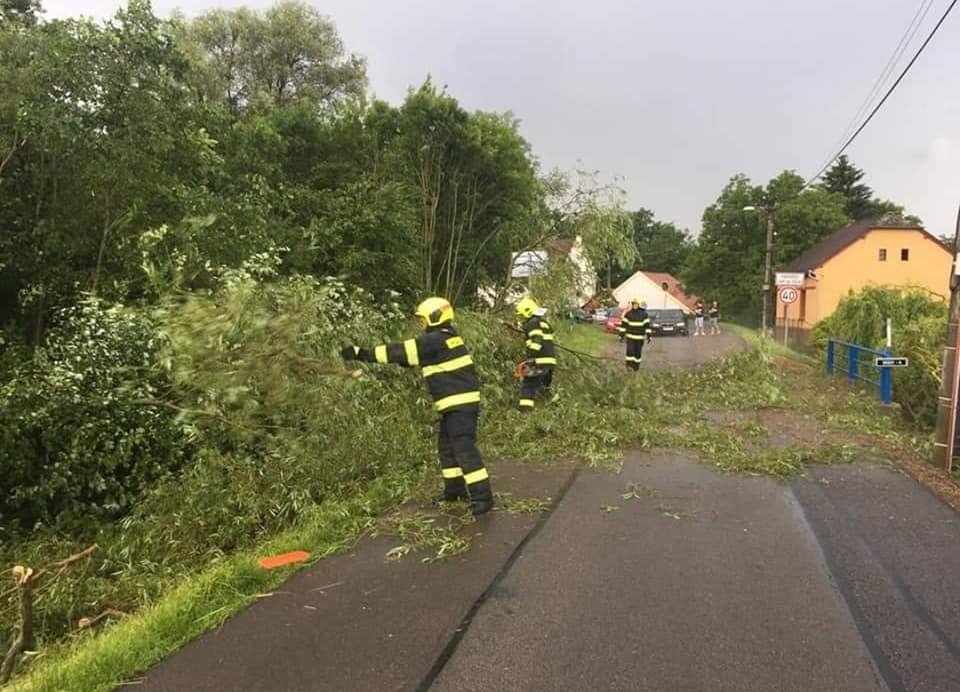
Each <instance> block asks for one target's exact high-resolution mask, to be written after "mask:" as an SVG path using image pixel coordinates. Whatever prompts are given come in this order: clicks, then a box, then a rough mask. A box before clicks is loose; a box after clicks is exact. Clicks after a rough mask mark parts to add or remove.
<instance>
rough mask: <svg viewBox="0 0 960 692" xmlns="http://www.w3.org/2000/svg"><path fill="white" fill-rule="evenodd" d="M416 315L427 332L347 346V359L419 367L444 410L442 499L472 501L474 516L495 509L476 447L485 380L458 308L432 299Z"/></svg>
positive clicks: (441, 427) (440, 451) (439, 438)
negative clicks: (457, 320)
mask: <svg viewBox="0 0 960 692" xmlns="http://www.w3.org/2000/svg"><path fill="white" fill-rule="evenodd" d="M414 314H415V315H416V316H417V318H418V319H419V320H420V323H421V326H422V327H423V329H424V332H423V334H421V335H419V336H417V337H416V338H414V339H407V340H406V341H398V342H394V343H389V344H384V345H381V346H376V347H374V348H358V347H356V346H346V347H344V349H343V351H342V352H341V355H342V356H343V359H344V360H348V361H349V360H361V361H366V362H369V363H396V364H398V365H403V366H406V367H415V366H419V367H420V368H421V369H422V372H423V377H424V379H425V380H426V384H427V390H428V391H429V392H430V396H431V397H432V398H433V403H434V408H436V410H437V412H438V413H439V414H440V423H439V426H438V435H437V453H438V455H439V457H440V468H441V473H442V475H443V496H442V498H441V499H442V500H445V501H456V500H469V501H470V508H471V510H472V511H473V513H474V515H480V514H484V513H486V512H489V511H490V510H491V509H492V508H493V492H492V490H491V488H490V480H489V476H488V474H487V469H486V468H485V467H484V465H483V460H482V459H481V458H480V452H479V450H478V449H477V418H478V416H479V412H480V381H479V379H478V377H477V369H476V367H474V364H473V357H472V356H471V355H470V352H469V351H468V350H467V347H466V345H465V344H464V343H463V337H461V336H460V335H459V334H457V331H456V329H455V328H454V326H453V306H452V305H450V303H449V302H448V301H447V300H446V299H445V298H427V299H426V300H425V301H423V302H422V303H420V305H418V306H417V309H416V311H415V312H414Z"/></svg>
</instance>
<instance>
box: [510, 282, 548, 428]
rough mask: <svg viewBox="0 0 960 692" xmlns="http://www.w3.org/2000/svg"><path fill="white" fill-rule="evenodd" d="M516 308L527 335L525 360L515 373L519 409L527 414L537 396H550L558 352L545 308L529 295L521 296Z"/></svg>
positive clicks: (545, 397) (519, 321)
mask: <svg viewBox="0 0 960 692" xmlns="http://www.w3.org/2000/svg"><path fill="white" fill-rule="evenodd" d="M516 311H517V322H518V323H519V324H520V325H521V329H523V333H524V335H525V336H526V348H527V353H526V359H525V360H524V362H523V363H522V364H521V367H520V370H519V372H518V374H519V375H520V376H521V377H522V380H521V383H520V401H519V405H518V408H519V409H520V410H521V411H523V412H525V413H529V412H531V411H533V409H534V406H536V399H537V396H538V395H540V394H543V398H544V399H548V400H549V399H550V391H551V389H550V387H551V385H552V384H553V368H554V366H556V364H557V354H556V350H555V348H554V344H553V327H551V326H550V323H549V322H547V319H546V317H545V316H544V315H545V314H546V310H544V309H542V308H541V307H540V306H539V305H537V303H536V302H535V301H534V300H533V299H532V298H524V299H523V300H521V301H520V302H519V303H517V306H516Z"/></svg>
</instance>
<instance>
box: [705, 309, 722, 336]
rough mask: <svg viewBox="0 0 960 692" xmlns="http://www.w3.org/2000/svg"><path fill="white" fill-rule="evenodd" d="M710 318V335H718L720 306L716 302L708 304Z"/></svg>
mask: <svg viewBox="0 0 960 692" xmlns="http://www.w3.org/2000/svg"><path fill="white" fill-rule="evenodd" d="M707 314H708V315H709V316H710V334H711V335H713V334H719V333H720V304H719V303H717V301H713V302H712V303H710V309H709V310H708V311H707Z"/></svg>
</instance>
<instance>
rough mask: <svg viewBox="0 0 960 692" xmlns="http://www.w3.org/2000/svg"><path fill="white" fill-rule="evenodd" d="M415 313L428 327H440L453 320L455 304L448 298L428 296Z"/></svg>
mask: <svg viewBox="0 0 960 692" xmlns="http://www.w3.org/2000/svg"><path fill="white" fill-rule="evenodd" d="M413 314H414V315H416V316H417V317H419V318H420V319H422V320H423V321H424V323H425V324H426V326H428V327H439V326H440V325H441V324H446V323H447V322H453V306H452V305H450V301H448V300H447V299H446V298H437V297H433V298H427V299H426V300H425V301H423V302H422V303H420V305H418V306H417V309H416V310H414V312H413Z"/></svg>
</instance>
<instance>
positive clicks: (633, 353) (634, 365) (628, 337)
mask: <svg viewBox="0 0 960 692" xmlns="http://www.w3.org/2000/svg"><path fill="white" fill-rule="evenodd" d="M617 331H618V332H620V341H626V342H627V354H626V362H627V369H628V370H633V371H637V370H639V369H640V363H641V362H642V361H643V344H644V343H646V342H647V341H649V340H650V335H651V334H652V333H653V327H652V326H651V325H650V315H648V314H647V304H646V303H645V302H644V301H642V300H640V299H639V298H634V299H633V300H631V301H630V310H628V311H627V312H625V313H624V314H623V317H622V318H621V319H620V327H619V329H618V330H617Z"/></svg>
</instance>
